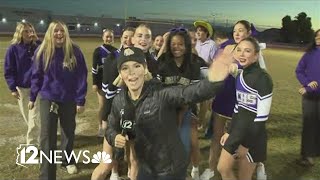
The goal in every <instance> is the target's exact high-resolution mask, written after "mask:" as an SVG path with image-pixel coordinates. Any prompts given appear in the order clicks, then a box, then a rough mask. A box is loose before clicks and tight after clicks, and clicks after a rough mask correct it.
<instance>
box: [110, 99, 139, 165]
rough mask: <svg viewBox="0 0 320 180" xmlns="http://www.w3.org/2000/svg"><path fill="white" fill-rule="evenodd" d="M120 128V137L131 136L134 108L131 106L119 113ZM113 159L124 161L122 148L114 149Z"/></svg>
mask: <svg viewBox="0 0 320 180" xmlns="http://www.w3.org/2000/svg"><path fill="white" fill-rule="evenodd" d="M120 114H121V119H120V128H121V135H122V136H126V135H128V136H129V139H130V137H131V136H132V134H133V130H134V117H135V108H134V106H133V105H132V104H131V105H126V106H125V107H124V109H122V110H121V111H120ZM114 158H115V159H117V160H123V159H124V148H115V152H114Z"/></svg>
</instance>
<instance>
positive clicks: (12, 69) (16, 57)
mask: <svg viewBox="0 0 320 180" xmlns="http://www.w3.org/2000/svg"><path fill="white" fill-rule="evenodd" d="M37 46H38V45H36V44H24V43H23V42H22V43H19V44H14V45H11V46H9V48H8V50H7V53H6V56H5V62H4V77H5V79H6V81H7V84H8V86H9V89H10V90H11V91H12V92H15V91H17V89H16V87H17V86H18V87H22V88H30V82H31V81H30V80H31V65H32V56H33V54H34V51H35V49H36V48H37Z"/></svg>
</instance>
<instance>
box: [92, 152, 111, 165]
mask: <svg viewBox="0 0 320 180" xmlns="http://www.w3.org/2000/svg"><path fill="white" fill-rule="evenodd" d="M111 162H112V160H111V157H110V154H107V153H106V152H105V151H102V152H100V151H98V152H97V153H96V154H94V155H93V159H91V163H108V164H110V163H111Z"/></svg>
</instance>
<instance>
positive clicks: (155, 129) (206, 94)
mask: <svg viewBox="0 0 320 180" xmlns="http://www.w3.org/2000/svg"><path fill="white" fill-rule="evenodd" d="M221 59H223V60H221ZM226 59H230V61H229V62H231V61H232V57H227V56H220V57H219V59H217V60H216V61H215V62H214V63H213V64H212V66H211V68H210V70H209V73H208V79H204V80H202V81H200V82H199V83H195V84H193V85H188V86H171V87H164V86H163V85H162V83H160V82H159V81H158V80H157V79H152V80H146V76H147V75H148V74H149V72H148V70H147V63H146V60H145V56H144V53H143V51H142V50H141V49H139V48H135V47H128V48H126V49H124V51H122V52H121V53H120V55H119V59H118V61H117V68H118V71H119V77H118V80H119V82H121V83H118V84H123V90H121V91H120V93H119V94H117V95H116V96H115V98H114V100H113V104H112V110H111V113H110V115H109V119H108V127H107V133H106V139H107V141H108V142H109V144H111V145H112V146H114V147H117V148H124V147H125V145H126V143H128V140H130V141H133V144H134V146H133V148H134V152H135V155H136V158H137V161H138V162H139V170H138V176H137V180H153V179H166V180H173V179H175V180H180V179H181V180H182V179H183V180H184V179H185V178H186V172H187V167H188V164H189V162H188V156H187V153H186V150H185V149H184V146H183V143H182V142H181V138H180V136H179V133H178V131H179V130H178V125H177V123H176V120H177V111H176V108H177V107H179V106H181V105H182V104H189V103H196V102H199V101H203V100H204V99H210V98H212V97H213V96H214V95H215V94H216V92H217V91H218V90H219V88H220V87H221V86H222V84H223V80H224V79H225V78H226V77H227V75H228V68H229V63H224V62H223V61H224V60H226ZM217 69H219V71H217ZM127 107H131V108H130V109H131V110H132V109H133V110H134V112H133V113H131V114H133V116H130V117H132V119H130V121H131V122H133V123H132V124H133V125H134V128H133V129H134V130H133V131H131V132H130V135H129V137H128V136H127V135H124V134H123V133H121V127H120V126H121V125H120V121H121V120H126V119H125V118H123V117H124V116H122V115H123V114H126V113H128V112H130V111H128V108H127ZM128 114H130V113H128ZM122 127H123V126H122ZM128 134H129V133H128Z"/></svg>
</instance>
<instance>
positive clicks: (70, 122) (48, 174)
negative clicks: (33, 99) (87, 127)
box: [40, 99, 76, 180]
mask: <svg viewBox="0 0 320 180" xmlns="http://www.w3.org/2000/svg"><path fill="white" fill-rule="evenodd" d="M55 103H56V104H57V105H58V110H57V111H56V112H57V113H55V112H50V108H51V105H52V101H48V100H46V99H40V117H41V130H40V147H41V150H42V151H43V152H44V153H45V154H46V156H48V157H49V156H50V154H49V152H50V150H51V151H53V150H57V123H58V118H59V120H60V127H61V150H62V163H63V165H67V164H68V163H67V160H66V157H65V155H64V151H66V152H67V153H68V155H69V154H70V153H71V151H72V150H73V141H74V131H75V128H76V122H75V116H76V103H75V102H64V103H60V102H55ZM52 153H53V152H52ZM69 164H74V159H72V160H71V162H70V163H69ZM56 169H57V167H56V164H54V163H52V164H51V163H50V162H49V161H47V160H46V159H45V158H44V159H43V162H42V164H41V167H40V180H55V179H56Z"/></svg>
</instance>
